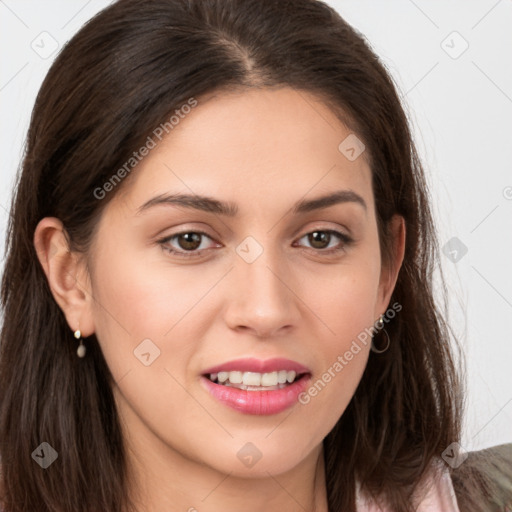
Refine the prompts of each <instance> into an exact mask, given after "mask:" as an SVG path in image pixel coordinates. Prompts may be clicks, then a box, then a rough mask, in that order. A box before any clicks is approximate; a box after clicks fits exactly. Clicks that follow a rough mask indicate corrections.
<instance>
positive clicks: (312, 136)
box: [123, 87, 373, 214]
mask: <svg viewBox="0 0 512 512" xmlns="http://www.w3.org/2000/svg"><path fill="white" fill-rule="evenodd" d="M176 119H177V118H176ZM347 137H349V139H347ZM350 137H352V138H353V137H355V134H353V133H352V132H351V131H350V130H349V128H347V127H346V126H345V125H344V124H343V123H342V122H341V121H340V120H339V119H338V118H337V117H336V115H335V114H334V113H333V112H332V111H331V110H330V109H329V108H328V106H327V105H326V104H324V103H323V102H322V101H321V100H320V99H319V98H318V97H316V96H314V95H312V94H310V93H307V92H304V91H297V90H295V89H292V88H288V87H283V88H280V89H250V90H245V91H243V92H229V93H214V94H212V95H210V96H208V97H205V98H198V99H197V105H196V106H195V107H194V108H193V109H190V110H188V113H187V114H183V115H182V116H180V119H179V122H178V123H175V124H174V125H173V127H172V129H171V130H170V132H169V134H167V135H165V137H163V138H162V140H158V139H155V145H154V148H153V149H151V150H150V152H149V154H148V155H147V156H146V157H144V159H142V160H141V162H140V163H139V164H138V165H137V166H136V167H135V168H134V169H133V171H132V174H131V176H130V180H129V183H127V184H126V185H128V186H127V187H126V190H125V191H123V196H124V198H125V199H126V200H127V202H128V203H129V204H130V205H131V206H132V207H133V209H136V208H137V207H139V206H140V205H141V204H142V203H144V202H145V201H147V200H148V198H150V197H151V196H155V195H158V194H163V193H169V192H173V193H186V194H199V195H208V196H213V197H216V198H219V199H225V200H228V201H230V202H236V203H237V204H238V205H239V211H240V213H242V214H243V213H244V212H247V213H249V211H250V210H251V208H252V209H253V212H252V213H254V209H256V210H258V212H259V213H261V212H262V209H264V210H265V211H266V212H271V211H274V210H275V211H276V212H278V211H279V212H280V214H282V211H281V210H282V206H283V205H284V204H285V203H287V202H290V203H291V202H293V203H295V202H296V201H297V200H299V199H301V198H306V199H307V198H309V197H315V196H318V195H321V194H324V193H326V192H331V191H333V190H339V189H340V188H343V189H349V190H353V191H354V192H357V193H358V194H360V195H362V196H364V197H365V200H366V202H367V203H368V206H369V207H371V203H372V202H373V201H372V192H371V172H370V168H369V166H368V164H367V161H366V158H365V156H366V155H365V153H364V152H363V153H362V154H361V155H360V157H358V158H355V159H353V158H347V153H346V152H344V149H346V148H345V146H346V143H345V142H344V141H346V140H349V141H351V140H352V139H350ZM153 138H154V137H153ZM358 149H359V148H356V150H358ZM349 156H350V154H349Z"/></svg>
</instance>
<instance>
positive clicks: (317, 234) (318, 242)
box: [307, 231, 331, 249]
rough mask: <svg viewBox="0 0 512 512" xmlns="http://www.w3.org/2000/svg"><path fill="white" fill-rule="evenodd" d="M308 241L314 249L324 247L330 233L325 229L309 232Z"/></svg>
mask: <svg viewBox="0 0 512 512" xmlns="http://www.w3.org/2000/svg"><path fill="white" fill-rule="evenodd" d="M307 236H308V241H309V243H310V244H311V245H312V246H313V247H314V248H315V249H325V248H326V247H327V246H328V245H329V242H330V240H331V234H330V233H328V232H327V231H313V232H312V233H309V234H308V235H307Z"/></svg>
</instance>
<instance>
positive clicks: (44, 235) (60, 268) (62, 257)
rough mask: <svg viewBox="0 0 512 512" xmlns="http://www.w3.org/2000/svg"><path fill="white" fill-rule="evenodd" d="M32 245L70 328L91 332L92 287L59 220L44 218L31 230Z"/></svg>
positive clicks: (82, 263) (86, 333) (84, 335)
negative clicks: (32, 236)
mask: <svg viewBox="0 0 512 512" xmlns="http://www.w3.org/2000/svg"><path fill="white" fill-rule="evenodd" d="M34 247H35V249H36V253H37V257H38V259H39V262H40V263H41V266H42V267H43V270H44V273H45V274H46V278H47V280H48V284H49V287H50V290H51V293H52V295H53V297H54V299H55V301H56V302H57V304H58V305H59V307H60V309H61V310H62V312H63V313H64V315H65V317H66V320H67V322H68V325H69V327H70V329H71V331H73V332H74V331H76V330H77V329H80V331H81V332H82V336H83V337H87V336H90V335H91V334H93V333H94V322H93V315H92V302H93V297H92V290H91V281H90V276H89V272H88V270H87V267H86V265H85V261H84V258H81V257H80V255H79V254H78V253H76V252H72V251H71V250H70V247H69V242H68V236H67V233H66V230H65V228H64V226H63V224H62V222H61V221H60V220H59V219H57V218H55V217H45V218H44V219H42V220H41V221H40V222H39V224H38V225H37V227H36V230H35V232H34Z"/></svg>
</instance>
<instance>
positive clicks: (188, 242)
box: [175, 232, 202, 251]
mask: <svg viewBox="0 0 512 512" xmlns="http://www.w3.org/2000/svg"><path fill="white" fill-rule="evenodd" d="M201 237H202V235H201V234H200V233H195V232H190V233H181V234H179V235H176V236H175V238H176V240H177V242H178V245H179V247H180V249H184V250H186V251H193V250H195V249H197V248H198V247H199V246H200V245H201Z"/></svg>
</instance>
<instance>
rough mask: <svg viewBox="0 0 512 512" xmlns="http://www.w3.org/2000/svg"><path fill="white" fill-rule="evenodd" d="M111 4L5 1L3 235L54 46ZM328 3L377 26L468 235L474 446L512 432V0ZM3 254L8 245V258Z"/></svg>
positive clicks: (455, 229)
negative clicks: (33, 115)
mask: <svg viewBox="0 0 512 512" xmlns="http://www.w3.org/2000/svg"><path fill="white" fill-rule="evenodd" d="M109 3H110V2H107V1H105V0H89V1H87V0H66V1H64V0H61V1H57V0H51V1H48V0H45V1H44V2H42V1H40V0H39V1H38V0H0V48H1V56H2V59H1V68H0V69H1V71H0V112H1V114H0V116H1V119H2V122H1V124H0V126H1V132H0V134H1V137H0V154H1V158H2V165H1V166H0V183H1V185H2V186H1V190H0V238H1V239H2V241H3V239H4V234H5V225H6V222H7V217H8V210H9V201H10V193H11V189H12V185H13V183H14V178H15V173H16V169H17V167H18V164H19V161H20V158H21V155H22V151H23V141H24V137H25V134H26V130H27V128H28V123H29V119H30V113H31V110H32V106H33V102H34V99H35V95H36V93H37V91H38V89H39V87H40V85H41V82H42V80H43V78H44V76H45V74H46V72H47V70H48V68H49V66H50V65H51V63H52V61H53V59H54V57H55V53H53V54H51V55H48V54H49V53H51V50H52V49H53V48H52V45H55V46H57V45H58V47H59V48H60V47H61V46H62V44H63V43H65V42H66V41H67V40H68V39H69V38H70V37H72V36H73V34H74V33H75V32H76V31H77V30H78V29H79V28H80V27H81V26H82V24H83V23H84V22H85V21H87V20H88V19H89V18H90V17H92V16H93V15H94V14H95V13H96V12H98V11H99V10H100V9H102V8H103V7H105V6H106V5H108V4H109ZM327 3H329V4H330V5H332V6H333V7H335V8H336V9H337V10H338V11H339V12H340V13H341V15H342V16H343V17H345V19H346V20H347V21H348V22H349V23H351V24H352V25H353V26H355V27H356V28H357V29H358V30H359V31H360V32H361V33H362V34H364V35H365V36H366V38H367V39H368V41H369V42H370V44H371V45H372V47H373V48H374V50H375V51H376V52H377V54H378V55H380V56H381V58H382V60H383V61H384V63H385V64H386V66H387V67H388V69H389V70H390V72H391V73H392V75H393V77H394V78H395V80H396V82H397V84H398V86H399V88H400V90H401V91H402V95H403V99H404V102H405V104H406V108H407V110H408V112H409V116H410V118H411V123H412V125H413V128H414V132H415V136H416V141H417V144H418V148H419V151H420V154H421V155H422V158H423V162H424V164H425V168H426V170H427V174H428V180H429V183H430V185H431V189H432V198H433V203H434V213H435V215H436V219H437V222H438V227H439V233H440V242H441V245H442V246H443V245H445V244H447V243H448V241H449V240H450V239H452V238H453V237H456V238H457V239H458V240H459V241H460V242H457V241H456V242H453V241H452V242H450V244H449V245H448V246H446V247H447V248H446V255H443V257H442V261H441V264H442V266H443V269H444V272H445V273H446V276H447V278H448V283H449V289H450V295H449V299H450V320H451V323H452V326H453V328H454V330H455V333H456V334H457V335H458V336H459V337H460V339H461V342H462V344H463V345H464V347H465V353H466V358H467V367H468V377H467V380H468V393H467V416H466V419H465V428H464V437H463V448H464V449H467V450H474V449H479V448H483V447H487V446H492V445H496V444H500V443H504V442H512V428H511V417H512V385H511V384H512V376H511V374H512V372H511V371H510V364H511V361H512V327H511V323H512V322H511V320H512V271H511V269H510V264H511V263H512V170H511V163H512V137H511V136H512V68H511V63H512V30H511V27H512V0H499V1H496V0H481V1H427V0H421V1H420V0H415V1H413V0H393V1H386V2H383V1H379V0H371V1H368V0H367V1H364V0H348V1H341V0H338V1H334V0H331V1H329V2H327ZM466 46H467V49H465V48H466ZM463 50H465V51H463ZM454 244H455V245H454ZM457 244H459V245H458V246H457ZM461 244H464V246H466V247H467V253H465V254H463V251H461V247H462V245H461ZM454 250H455V251H457V252H453V251H454ZM3 254H4V253H3V247H2V249H1V252H0V256H2V261H3ZM454 260H455V261H454ZM2 265H3V263H2Z"/></svg>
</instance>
